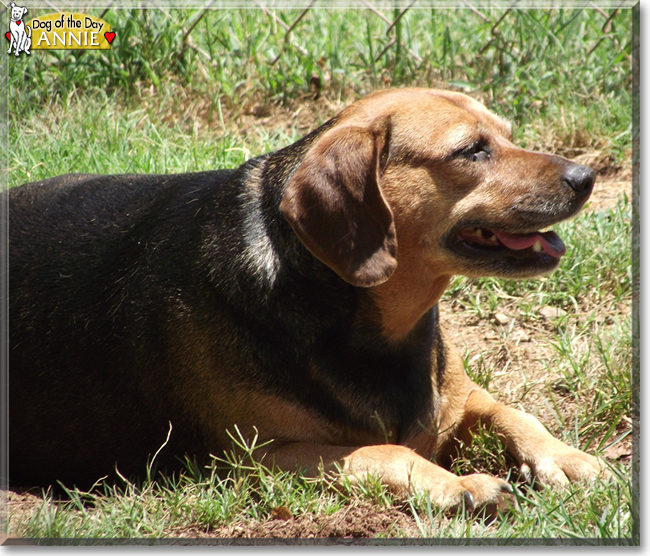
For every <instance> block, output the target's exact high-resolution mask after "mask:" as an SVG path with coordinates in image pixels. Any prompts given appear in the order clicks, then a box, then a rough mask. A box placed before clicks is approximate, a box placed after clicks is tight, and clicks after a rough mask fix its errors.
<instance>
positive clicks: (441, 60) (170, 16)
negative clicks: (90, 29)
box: [8, 8, 632, 543]
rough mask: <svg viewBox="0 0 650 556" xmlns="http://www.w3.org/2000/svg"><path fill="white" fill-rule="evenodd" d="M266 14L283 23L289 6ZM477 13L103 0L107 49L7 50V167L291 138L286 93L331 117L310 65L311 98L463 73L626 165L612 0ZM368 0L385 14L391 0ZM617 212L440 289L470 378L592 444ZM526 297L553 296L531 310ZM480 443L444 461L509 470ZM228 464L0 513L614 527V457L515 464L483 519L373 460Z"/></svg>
mask: <svg viewBox="0 0 650 556" xmlns="http://www.w3.org/2000/svg"><path fill="white" fill-rule="evenodd" d="M49 12H50V9H49V8H47V9H44V10H40V11H37V10H36V9H35V10H34V13H31V14H30V15H31V16H37V15H39V14H40V15H42V14H44V13H49ZM92 13H93V15H99V11H97V13H95V12H92ZM275 13H276V14H277V16H278V18H280V20H282V21H283V22H284V23H285V24H286V25H291V24H292V23H293V21H294V20H295V18H296V17H297V16H298V14H299V12H298V11H295V10H284V11H281V10H278V11H276V12H275ZM481 13H482V14H483V17H481V16H479V15H477V14H476V13H474V12H472V11H470V10H411V11H408V12H407V13H406V14H405V15H404V16H403V17H402V18H401V19H400V21H399V23H398V24H397V25H396V26H395V27H394V31H393V32H391V34H390V36H388V35H387V34H386V28H387V24H386V23H385V22H383V21H382V20H381V19H380V18H379V17H377V16H376V15H374V14H372V13H371V12H370V11H368V10H322V9H321V10H313V11H311V12H309V13H308V14H307V15H306V16H305V17H304V18H303V20H302V21H301V22H300V23H299V24H298V25H297V26H296V28H295V29H294V30H293V31H292V33H291V35H290V37H289V39H288V40H286V41H285V31H284V28H283V26H282V24H280V23H278V22H277V21H275V20H274V19H273V18H271V17H269V16H268V15H265V14H264V13H263V12H261V11H259V10H215V11H209V12H206V13H205V14H203V12H201V11H196V10H167V9H161V10H142V11H138V10H109V11H108V12H107V13H106V15H105V19H106V20H108V21H109V23H111V26H112V28H113V30H115V31H116V32H117V34H118V35H117V36H118V38H117V39H116V42H115V43H114V44H115V47H114V48H113V50H112V51H110V52H108V53H104V52H86V53H83V54H80V53H74V52H48V53H45V52H36V51H35V52H34V53H33V54H32V56H31V57H30V58H27V59H25V58H24V57H21V59H20V62H19V63H15V64H14V63H11V64H8V67H9V76H8V78H9V86H10V94H9V95H8V98H9V105H10V110H9V114H10V116H9V117H10V121H9V126H10V127H9V145H8V164H9V184H10V185H11V186H15V185H18V184H20V183H23V182H26V181H35V180H39V179H43V178H46V177H50V176H53V175H58V174H63V173H68V172H92V173H122V172H135V173H166V172H189V171H198V170H208V169H215V168H221V167H234V166H237V165H239V164H241V163H242V162H243V161H245V160H246V159H248V158H250V157H251V156H254V155H258V154H261V153H263V152H267V151H271V150H275V149H277V148H280V147H282V146H285V145H287V144H289V143H291V142H293V141H295V140H296V139H298V138H299V137H300V136H302V135H303V134H304V132H305V131H306V130H304V129H298V128H297V126H296V125H295V121H294V119H292V118H291V117H289V116H288V115H290V114H292V113H294V112H295V111H296V110H297V109H300V108H302V107H306V108H307V109H309V108H311V109H312V110H313V115H312V116H311V122H310V123H312V124H313V126H316V125H318V124H319V123H322V122H323V121H325V120H326V119H328V118H329V117H330V116H332V115H333V112H332V111H331V110H330V109H328V108H327V106H329V105H328V104H322V103H321V104H319V103H318V102H316V101H312V100H311V99H312V97H313V95H314V92H313V91H312V90H311V85H310V80H311V77H312V76H313V75H314V74H316V75H318V76H319V77H320V79H321V83H322V89H321V96H322V98H324V99H325V100H326V101H327V103H330V104H337V103H338V102H339V100H341V99H343V100H345V101H348V100H350V99H352V98H356V97H359V96H361V95H363V94H365V93H367V92H369V91H371V90H374V89H375V88H378V87H383V86H387V85H388V84H390V85H392V86H404V85H423V86H444V87H453V88H456V89H458V90H463V91H468V92H471V93H472V94H474V95H475V96H477V97H478V98H481V99H482V100H484V101H485V102H486V103H487V104H488V105H489V106H490V107H491V108H492V109H494V110H495V111H496V112H498V113H500V114H502V115H504V116H506V117H508V118H510V119H512V120H513V121H514V123H515V126H516V127H515V130H516V131H515V139H516V141H517V142H519V143H520V144H523V145H525V146H527V147H529V148H543V149H545V150H554V151H557V152H560V153H564V154H566V155H568V156H572V155H574V154H578V153H580V152H582V151H589V152H593V151H598V152H599V153H600V156H599V161H600V164H601V165H602V167H603V168H604V169H610V170H611V169H615V168H616V167H617V166H619V165H622V164H624V163H625V162H626V160H627V158H629V153H630V144H631V142H630V141H631V139H630V135H631V134H630V125H631V98H630V83H631V69H630V61H629V54H630V41H631V31H630V29H631V14H630V10H626V9H623V10H620V11H619V12H618V13H617V14H614V15H613V17H612V18H611V19H610V20H607V19H606V17H603V16H602V15H601V14H600V13H599V12H597V11H596V10H579V9H561V10H550V11H545V10H512V11H509V12H507V13H506V12H505V11H504V10H501V9H490V10H481ZM383 14H384V15H385V16H386V17H388V18H390V19H391V20H392V19H395V17H397V12H396V11H394V10H386V11H384V12H383ZM611 14H612V12H611V11H608V14H607V15H611ZM502 16H503V18H502ZM485 18H487V20H486V19H485ZM500 18H502V19H500ZM497 22H499V24H498V25H497V26H496V27H495V24H496V23H497ZM195 23H196V26H195V27H194V29H193V30H192V31H191V32H190V33H188V31H189V30H190V28H191V26H192V25H194V24H195ZM392 38H394V39H395V42H394V43H393V44H392V45H390V46H388V45H389V42H390V41H391V40H392ZM296 45H297V46H296ZM387 46H388V48H386V47H387ZM382 52H383V54H382V55H381V56H379V54H381V53H382ZM276 58H277V60H276ZM420 60H421V61H420ZM13 61H14V60H11V62H13ZM259 107H261V112H263V113H265V111H268V109H270V113H271V114H278V115H279V116H281V117H280V118H278V119H276V118H275V117H272V118H261V119H259V121H258V119H257V118H255V117H253V116H251V113H252V112H254V111H255V110H256V109H257V108H259ZM251 121H252V123H251ZM242 122H244V124H245V125H243V124H242ZM242 126H243V127H242ZM630 212H631V209H630V203H629V200H628V199H627V198H623V197H622V198H621V199H619V202H618V205H617V206H616V207H613V208H611V209H607V210H598V211H592V210H590V207H589V206H587V208H586V211H585V212H583V213H582V214H581V215H579V216H578V217H577V218H575V219H574V220H573V221H572V222H570V223H564V224H561V225H560V226H558V228H557V229H558V231H559V233H560V235H561V236H562V238H563V239H564V241H565V243H566V244H567V248H568V249H567V255H566V256H565V257H564V258H563V263H562V266H561V268H560V269H559V270H558V271H556V272H555V273H553V274H552V275H550V276H548V277H543V278H540V279H535V280H527V281H516V282H515V281H505V280H495V279H482V280H469V279H466V278H457V279H455V280H454V281H453V283H452V285H451V287H450V290H449V291H448V292H447V294H446V296H445V301H446V302H448V303H450V304H454V306H455V307H457V308H458V309H459V310H462V313H463V315H467V316H470V317H472V318H473V319H475V320H476V322H477V323H478V325H479V327H483V328H481V330H491V331H494V333H495V334H496V336H497V341H496V342H495V345H494V351H493V352H486V353H481V352H478V353H477V352H467V353H466V356H465V362H466V368H467V371H468V373H469V374H470V376H472V378H474V379H475V380H476V381H477V382H478V383H479V384H481V385H483V386H485V387H486V388H488V389H489V390H490V391H492V392H494V393H495V394H499V393H500V392H501V393H502V395H503V396H510V399H509V401H511V402H513V403H514V404H515V405H520V406H522V407H524V408H526V409H528V410H529V411H532V412H539V414H540V418H542V420H543V422H544V424H545V425H546V426H547V427H548V428H549V429H550V430H551V431H552V432H553V433H554V434H556V435H557V436H559V437H561V438H562V439H563V440H565V441H566V442H568V443H570V444H572V445H575V446H579V447H582V448H584V449H588V450H590V451H599V450H607V449H609V448H612V447H616V446H619V445H622V444H624V443H625V442H627V441H629V437H628V435H629V430H630V426H629V424H630V423H629V418H630V403H631V378H630V373H631V366H632V363H631V339H630V335H631V332H630V312H629V308H630V300H631V260H630V257H631V238H630ZM544 307H557V308H560V309H562V310H563V311H564V313H562V314H560V316H558V317H557V318H555V317H544V316H542V314H541V309H542V308H544ZM496 312H505V313H506V314H508V315H511V316H512V317H513V319H512V321H511V323H510V325H508V326H502V327H497V326H493V325H492V324H491V320H490V319H491V318H492V316H493V315H494V314H495V313H496ZM517 328H523V329H524V330H526V331H527V332H528V333H529V334H530V335H531V336H532V337H533V343H535V344H540V345H544V346H546V348H548V353H549V354H550V355H547V356H546V357H545V358H543V360H542V361H537V360H535V361H532V360H531V361H530V362H528V361H526V360H523V361H522V360H510V359H507V358H506V362H505V363H499V361H500V359H499V357H501V355H500V354H501V351H500V350H502V351H504V353H506V354H507V353H509V350H514V349H515V348H516V346H515V343H516V342H514V340H513V339H512V338H513V337H514V334H515V332H516V331H517ZM521 357H523V356H521ZM513 361H514V362H513ZM506 371H507V372H506ZM520 379H521V380H520ZM519 380H520V382H521V386H518V387H517V389H513V390H512V391H511V392H510V391H509V389H508V388H509V387H510V384H511V383H514V382H516V381H519ZM505 386H507V387H508V388H506V387H505ZM508 392H509V393H508ZM244 452H246V451H245V450H244ZM498 453H499V443H498V439H496V438H494V437H493V436H492V435H490V434H489V431H485V430H479V431H478V433H477V436H476V439H475V442H474V443H473V444H472V445H471V446H468V447H465V451H464V453H463V455H462V456H461V457H459V459H458V460H457V462H456V464H455V470H456V471H457V472H464V473H467V472H472V471H474V470H476V469H479V470H480V469H484V470H486V471H490V472H492V473H496V474H499V475H500V476H503V477H510V479H511V480H512V481H518V476H517V474H516V470H515V468H514V467H513V462H512V461H511V460H509V459H508V458H505V457H502V456H500V455H495V454H498ZM230 463H231V464H234V465H233V466H232V467H231V470H230V472H229V473H227V472H226V474H225V475H224V474H221V475H219V474H217V473H216V469H217V465H219V466H221V467H223V462H217V461H215V462H214V465H213V466H212V467H209V468H207V469H196V468H195V467H194V466H191V465H188V470H187V472H186V473H185V474H184V475H182V476H176V477H156V481H146V482H145V483H143V484H141V485H134V484H131V483H128V482H126V481H125V482H123V483H121V484H120V485H118V486H116V487H109V486H106V485H100V487H99V490H97V491H93V492H92V493H82V492H79V491H76V490H70V491H68V494H67V496H64V497H63V499H60V500H59V499H55V498H53V497H52V495H51V494H48V493H46V494H44V496H43V498H42V501H41V502H39V503H38V504H37V506H36V507H35V508H34V509H33V510H30V511H29V512H28V513H27V514H26V515H25V516H24V518H23V519H21V520H20V522H16V521H15V520H14V521H12V522H11V523H10V527H11V529H12V531H14V532H15V533H18V534H20V535H22V536H28V537H66V538H87V537H100V538H107V537H147V538H157V537H170V536H171V537H173V536H177V535H179V534H181V533H192V532H193V531H194V532H197V531H199V532H204V533H210V532H214V531H218V530H220V528H223V527H226V526H228V525H232V524H234V523H237V522H242V523H248V522H249V521H247V520H253V521H256V522H264V521H266V520H268V519H270V517H271V516H272V514H273V510H274V508H277V507H279V506H286V507H287V508H288V509H289V511H290V512H291V514H292V515H293V516H294V519H308V518H310V516H322V515H325V516H330V515H335V514H337V512H341V511H346V509H349V508H351V507H357V506H359V505H363V504H368V503H369V504H371V505H372V506H373V507H374V508H375V510H376V511H377V512H381V511H384V510H387V509H390V508H393V509H395V508H397V509H398V510H399V511H400V512H403V513H404V514H405V515H407V516H412V517H413V524H414V527H415V531H416V532H415V533H414V534H415V535H420V536H423V537H433V538H443V539H444V538H447V539H449V538H453V539H458V541H457V542H458V543H463V542H466V541H467V539H481V538H496V539H505V540H507V539H527V538H530V539H535V538H556V537H561V538H573V537H580V538H583V537H586V538H621V537H630V536H631V534H632V533H631V531H632V518H631V499H632V495H631V489H632V484H631V479H630V469H629V464H625V463H615V464H613V469H614V473H615V478H614V481H613V482H612V483H611V484H602V483H598V482H596V483H594V484H591V485H572V486H571V487H569V488H568V489H558V490H555V489H546V490H543V491H539V492H538V491H535V490H532V489H531V488H529V487H528V486H526V485H524V484H521V483H519V490H520V493H521V497H520V505H521V511H519V512H515V513H513V514H511V515H509V516H508V517H507V518H504V519H500V520H497V521H495V522H487V521H484V520H480V519H478V520H477V519H470V518H468V517H466V516H463V515H458V516H446V515H442V514H441V513H440V512H438V511H437V510H436V509H435V508H431V506H430V504H429V503H428V501H427V499H426V496H425V495H423V494H422V493H416V494H414V495H413V496H411V497H410V498H408V499H406V500H404V499H397V498H395V497H394V496H393V495H392V494H390V493H388V492H386V491H385V489H384V488H383V487H382V486H381V484H380V483H379V481H377V480H373V479H372V478H370V479H368V480H367V481H365V482H363V483H362V484H361V485H358V486H354V487H352V486H350V485H347V486H346V485H345V484H344V485H343V487H339V488H336V489H335V488H332V485H331V482H330V481H328V480H325V479H324V480H315V479H307V478H305V477H302V476H300V475H296V474H290V473H280V472H275V471H271V470H268V469H266V468H264V467H263V466H262V465H260V464H258V463H254V462H253V461H252V460H251V459H250V457H248V459H247V458H246V457H244V458H243V459H241V460H236V461H231V462H230ZM391 534H393V535H395V536H404V535H405V534H406V533H405V532H404V531H401V530H399V529H396V530H395V531H393V532H392V533H391ZM522 542H523V541H522Z"/></svg>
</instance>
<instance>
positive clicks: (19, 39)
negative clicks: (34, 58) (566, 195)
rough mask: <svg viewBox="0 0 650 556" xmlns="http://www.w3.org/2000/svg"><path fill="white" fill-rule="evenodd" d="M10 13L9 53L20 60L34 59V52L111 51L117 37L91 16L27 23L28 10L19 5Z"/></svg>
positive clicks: (52, 17)
mask: <svg viewBox="0 0 650 556" xmlns="http://www.w3.org/2000/svg"><path fill="white" fill-rule="evenodd" d="M1 1H2V0H0V2H1ZM2 3H3V4H4V2H2ZM10 12H11V16H10V17H11V20H10V22H9V31H8V32H7V33H5V37H7V40H8V41H9V50H8V51H7V52H8V53H9V54H11V52H12V51H13V53H14V54H15V55H16V56H19V55H20V53H21V52H24V53H25V54H27V55H30V54H31V51H32V50H110V49H111V44H112V43H113V41H114V40H115V36H116V35H115V32H114V31H111V26H110V25H109V24H108V23H107V22H106V21H104V20H103V19H99V18H98V17H94V16H91V15H87V14H78V13H66V12H63V13H56V14H48V15H44V16H39V17H35V18H34V19H32V20H31V21H29V22H25V21H24V16H25V14H26V13H27V8H24V7H21V6H16V4H15V2H12V3H11V8H10Z"/></svg>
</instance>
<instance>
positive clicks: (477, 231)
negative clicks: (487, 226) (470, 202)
mask: <svg viewBox="0 0 650 556" xmlns="http://www.w3.org/2000/svg"><path fill="white" fill-rule="evenodd" d="M474 235H475V236H476V237H483V230H481V228H476V230H474Z"/></svg>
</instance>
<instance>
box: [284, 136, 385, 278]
mask: <svg viewBox="0 0 650 556" xmlns="http://www.w3.org/2000/svg"><path fill="white" fill-rule="evenodd" d="M383 145H384V138H383V136H382V134H380V133H377V132H374V131H371V130H369V129H365V128H360V127H343V128H334V129H331V130H330V131H328V132H326V133H325V134H324V135H323V136H322V137H321V138H320V139H318V140H316V142H315V143H314V145H313V146H312V147H311V148H310V149H309V151H307V154H306V155H305V157H304V159H303V161H302V163H301V164H300V166H299V167H298V169H297V170H296V172H295V173H294V174H293V176H292V177H291V179H290V180H289V182H288V184H287V187H286V190H285V192H284V197H283V198H282V202H281V204H280V210H281V211H282V214H283V215H284V217H285V218H286V219H287V221H288V222H289V224H290V225H291V227H292V228H293V230H294V232H295V233H296V235H297V236H298V237H299V238H300V240H301V241H302V242H303V244H304V245H305V246H306V247H307V249H309V250H310V251H311V252H312V254H313V255H314V256H316V257H317V258H318V259H319V260H321V261H322V262H323V263H325V264H326V265H327V266H329V267H330V268H331V269H332V270H334V271H335V272H336V273H337V274H338V275H339V276H340V277H341V278H343V279H344V280H345V281H346V282H349V283H350V284H352V285H354V286H361V287H370V286H375V285H377V284H381V283H382V282H385V281H386V280H388V278H389V277H390V276H391V274H392V273H393V272H394V270H395V267H396V266H397V260H396V259H395V256H396V252H397V239H396V237H395V224H394V222H393V213H392V211H391V209H390V207H389V206H388V203H387V202H386V199H385V198H384V196H383V194H382V192H381V189H380V187H379V159H380V156H381V152H382V149H383Z"/></svg>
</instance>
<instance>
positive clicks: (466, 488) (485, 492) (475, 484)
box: [430, 473, 517, 516]
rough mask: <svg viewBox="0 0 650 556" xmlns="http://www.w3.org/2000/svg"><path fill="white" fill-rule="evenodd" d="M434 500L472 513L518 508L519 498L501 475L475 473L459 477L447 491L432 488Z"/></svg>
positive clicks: (442, 506)
mask: <svg viewBox="0 0 650 556" xmlns="http://www.w3.org/2000/svg"><path fill="white" fill-rule="evenodd" d="M430 494H431V495H432V501H434V497H435V498H436V500H435V503H436V504H437V506H439V507H441V508H443V509H445V510H447V511H448V512H450V513H455V512H457V511H459V510H463V509H464V510H465V511H468V512H471V513H484V514H485V515H490V516H496V514H497V512H502V513H503V512H506V511H508V510H509V509H511V508H515V507H516V505H517V503H516V498H515V494H514V490H513V488H512V486H510V484H508V483H507V482H506V481H504V480H502V479H498V478H497V477H492V476H491V475H484V474H479V473H475V474H473V475H465V476H463V477H456V481H455V484H454V485H453V486H450V485H448V486H446V488H445V489H444V492H443V493H440V492H431V493H430Z"/></svg>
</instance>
